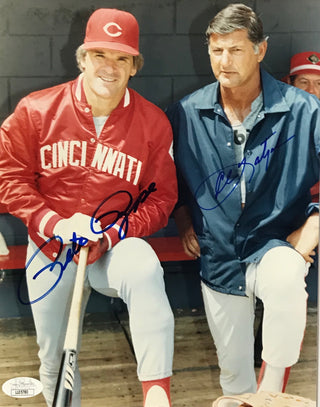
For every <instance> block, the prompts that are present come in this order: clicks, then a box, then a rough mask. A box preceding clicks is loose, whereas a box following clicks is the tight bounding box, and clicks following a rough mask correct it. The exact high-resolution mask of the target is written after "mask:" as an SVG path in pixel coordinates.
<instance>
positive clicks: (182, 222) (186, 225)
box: [174, 206, 200, 258]
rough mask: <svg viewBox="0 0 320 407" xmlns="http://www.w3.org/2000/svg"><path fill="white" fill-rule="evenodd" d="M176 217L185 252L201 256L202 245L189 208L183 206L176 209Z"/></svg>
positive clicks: (193, 255)
mask: <svg viewBox="0 0 320 407" xmlns="http://www.w3.org/2000/svg"><path fill="white" fill-rule="evenodd" d="M174 219H175V222H176V225H177V228H178V232H179V236H180V239H181V241H182V246H183V249H184V251H185V253H186V254H187V255H188V256H190V257H193V258H197V257H200V246H199V242H198V238H197V235H196V233H195V231H194V229H193V225H192V219H191V216H190V213H189V210H188V208H187V207H186V206H181V207H180V208H178V209H177V210H175V212H174Z"/></svg>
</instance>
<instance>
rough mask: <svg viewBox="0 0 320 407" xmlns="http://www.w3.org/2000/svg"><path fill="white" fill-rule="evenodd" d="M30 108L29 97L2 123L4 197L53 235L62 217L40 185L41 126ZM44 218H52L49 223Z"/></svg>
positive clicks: (14, 210)
mask: <svg viewBox="0 0 320 407" xmlns="http://www.w3.org/2000/svg"><path fill="white" fill-rule="evenodd" d="M30 112H32V110H31V109H30V106H29V103H28V98H24V99H22V100H21V101H20V103H19V104H18V106H17V108H16V110H15V112H14V113H13V114H12V115H11V116H9V117H8V118H7V120H5V122H4V123H3V125H2V126H1V129H0V201H1V202H2V203H3V204H4V205H5V206H6V207H7V210H8V212H10V213H11V214H12V215H14V216H16V217H18V218H20V219H21V220H22V221H23V222H24V223H25V224H26V226H27V227H30V226H32V227H33V229H35V230H36V231H40V230H39V228H40V224H41V223H42V224H41V232H42V233H46V236H52V230H53V227H54V225H55V224H56V222H57V221H58V220H60V219H61V217H60V216H59V215H57V214H56V213H55V212H53V211H51V210H50V208H49V207H48V206H47V205H46V201H45V199H44V198H43V196H42V195H41V194H39V192H38V189H37V177H38V173H39V172H38V167H37V165H38V163H37V155H36V145H37V144H36V143H37V140H38V132H39V130H38V129H37V127H36V125H35V123H34V120H33V118H32V113H30ZM43 219H45V220H47V221H48V225H46V224H45V223H44V222H43Z"/></svg>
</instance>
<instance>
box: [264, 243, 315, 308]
mask: <svg viewBox="0 0 320 407" xmlns="http://www.w3.org/2000/svg"><path fill="white" fill-rule="evenodd" d="M261 266H262V269H261V274H260V276H258V279H259V280H260V281H262V284H261V288H262V290H264V291H265V293H266V292H268V296H273V297H277V298H279V297H282V298H287V297H289V298H291V299H294V300H295V301H296V300H298V299H299V298H301V297H303V299H305V295H306V292H305V287H306V284H305V276H306V274H307V268H308V266H307V264H306V262H305V260H304V259H303V257H302V256H301V255H300V254H299V253H298V252H297V251H295V250H294V249H292V248H290V247H287V246H280V247H276V248H274V249H271V250H269V252H267V253H266V255H265V256H264V257H263V259H262V261H261ZM296 296H297V297H298V298H297V297H296Z"/></svg>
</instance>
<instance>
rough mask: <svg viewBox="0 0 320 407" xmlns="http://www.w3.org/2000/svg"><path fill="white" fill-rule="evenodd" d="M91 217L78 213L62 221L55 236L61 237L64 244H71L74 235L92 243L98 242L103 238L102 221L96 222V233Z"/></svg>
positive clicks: (55, 231)
mask: <svg viewBox="0 0 320 407" xmlns="http://www.w3.org/2000/svg"><path fill="white" fill-rule="evenodd" d="M91 221H92V218H91V216H88V215H84V214H83V213H80V212H76V213H75V214H74V215H72V216H71V217H70V218H67V219H61V220H60V221H59V222H58V223H57V224H56V225H55V227H54V229H53V233H54V234H55V236H60V237H61V239H62V240H63V243H65V244H67V243H70V239H72V236H73V233H75V234H76V235H77V236H78V237H79V236H81V237H84V238H86V239H88V240H90V241H92V242H97V241H98V240H99V239H100V238H101V237H102V229H101V224H100V221H99V222H96V221H95V220H94V230H95V232H97V233H94V232H93V231H92V228H91Z"/></svg>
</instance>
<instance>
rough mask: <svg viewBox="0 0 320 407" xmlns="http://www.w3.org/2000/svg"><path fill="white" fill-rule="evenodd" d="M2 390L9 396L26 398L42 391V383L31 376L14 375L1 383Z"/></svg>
mask: <svg viewBox="0 0 320 407" xmlns="http://www.w3.org/2000/svg"><path fill="white" fill-rule="evenodd" d="M2 391H3V392H4V393H5V394H6V395H7V396H10V397H15V398H21V399H23V398H28V397H34V396H36V395H38V394H39V393H41V392H42V384H41V382H39V380H37V379H33V378H32V377H14V378H13V379H10V380H7V381H6V382H5V383H3V385H2Z"/></svg>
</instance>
